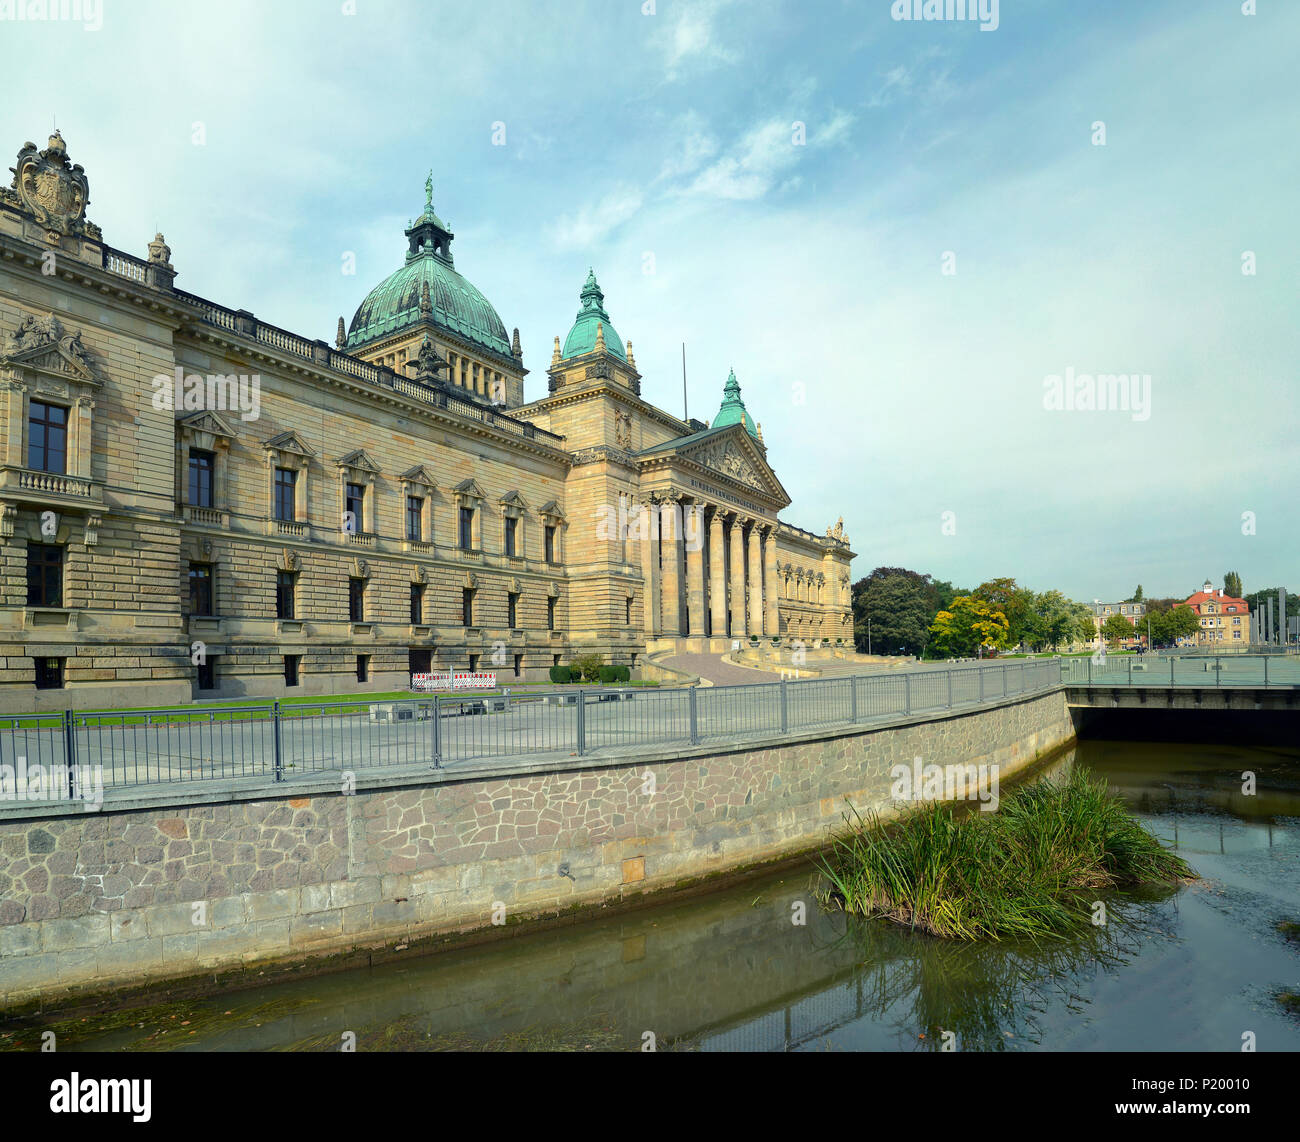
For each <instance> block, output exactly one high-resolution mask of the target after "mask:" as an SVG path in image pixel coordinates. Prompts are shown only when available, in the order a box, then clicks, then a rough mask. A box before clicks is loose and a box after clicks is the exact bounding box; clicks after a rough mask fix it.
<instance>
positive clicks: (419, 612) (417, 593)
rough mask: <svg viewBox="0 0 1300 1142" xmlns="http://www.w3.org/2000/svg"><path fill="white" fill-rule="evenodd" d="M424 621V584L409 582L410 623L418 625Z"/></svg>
mask: <svg viewBox="0 0 1300 1142" xmlns="http://www.w3.org/2000/svg"><path fill="white" fill-rule="evenodd" d="M423 622H424V584H423V583H412V584H411V625H412V626H417V627H418V626H420V625H421V624H422V623H423Z"/></svg>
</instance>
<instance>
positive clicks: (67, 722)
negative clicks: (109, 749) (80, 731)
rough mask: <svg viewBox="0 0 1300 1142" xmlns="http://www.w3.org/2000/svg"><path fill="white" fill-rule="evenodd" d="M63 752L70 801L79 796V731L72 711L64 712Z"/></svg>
mask: <svg viewBox="0 0 1300 1142" xmlns="http://www.w3.org/2000/svg"><path fill="white" fill-rule="evenodd" d="M63 752H64V760H65V761H66V763H67V767H68V800H69V801H72V800H75V799H76V796H77V783H76V773H77V731H76V729H75V723H74V722H73V720H72V711H71V710H64V711H63Z"/></svg>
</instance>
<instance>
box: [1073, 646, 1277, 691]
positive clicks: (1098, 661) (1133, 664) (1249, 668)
mask: <svg viewBox="0 0 1300 1142" xmlns="http://www.w3.org/2000/svg"><path fill="white" fill-rule="evenodd" d="M1061 681H1062V682H1064V683H1065V684H1066V685H1067V686H1105V687H1112V686H1160V687H1170V686H1177V687H1184V688H1197V687H1199V688H1204V687H1224V686H1229V687H1241V688H1243V689H1260V688H1265V689H1286V688H1295V687H1297V686H1300V658H1296V657H1295V656H1294V655H1270V654H1223V655H1208V654H1150V655H1148V654H1126V655H1113V654H1111V655H1106V656H1105V657H1104V658H1099V657H1098V656H1096V655H1093V656H1092V657H1090V658H1063V659H1061Z"/></svg>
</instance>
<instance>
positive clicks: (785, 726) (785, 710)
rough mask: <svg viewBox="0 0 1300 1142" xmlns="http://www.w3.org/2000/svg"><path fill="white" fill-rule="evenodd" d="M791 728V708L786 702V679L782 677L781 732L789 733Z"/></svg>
mask: <svg viewBox="0 0 1300 1142" xmlns="http://www.w3.org/2000/svg"><path fill="white" fill-rule="evenodd" d="M789 729H790V708H789V706H788V704H787V703H786V688H785V679H784V678H782V679H781V732H782V733H783V734H784V733H787V732H788V731H789Z"/></svg>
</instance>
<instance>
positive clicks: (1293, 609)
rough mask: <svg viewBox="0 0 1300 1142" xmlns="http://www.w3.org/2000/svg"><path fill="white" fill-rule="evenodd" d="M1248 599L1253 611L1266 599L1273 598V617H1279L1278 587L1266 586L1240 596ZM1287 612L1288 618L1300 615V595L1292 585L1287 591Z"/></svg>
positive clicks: (1247, 601)
mask: <svg viewBox="0 0 1300 1142" xmlns="http://www.w3.org/2000/svg"><path fill="white" fill-rule="evenodd" d="M1240 597H1242V598H1244V599H1245V600H1246V603H1247V605H1248V606H1249V607H1250V609H1251V610H1252V611H1253V610H1254V609H1255V608H1256V607H1258V606H1261V605H1262V604H1263V603H1264V600H1265V599H1272V600H1273V618H1274V619H1276V618H1277V588H1276V587H1265V588H1264V589H1263V590H1262V591H1252V592H1251V593H1250V594H1249V595H1244V596H1240ZM1286 613H1287V617H1288V618H1294V617H1295V616H1296V615H1300V596H1297V595H1296V593H1295V592H1294V591H1292V590H1291V588H1290V587H1288V588H1287V591H1286Z"/></svg>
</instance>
